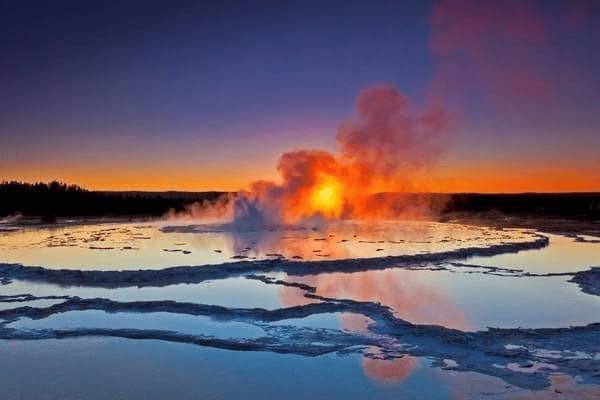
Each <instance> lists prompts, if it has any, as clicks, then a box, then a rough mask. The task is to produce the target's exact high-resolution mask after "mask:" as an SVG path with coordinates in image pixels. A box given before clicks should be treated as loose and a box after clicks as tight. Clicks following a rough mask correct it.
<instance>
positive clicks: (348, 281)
mask: <svg viewBox="0 0 600 400" xmlns="http://www.w3.org/2000/svg"><path fill="white" fill-rule="evenodd" d="M293 280H294V281H297V282H302V283H305V284H308V285H310V286H314V287H316V288H317V294H319V295H321V296H325V297H333V298H346V299H353V300H358V301H369V302H379V303H381V304H384V305H386V306H389V307H390V308H392V310H393V312H394V314H396V315H397V316H398V317H399V318H402V319H404V320H407V321H409V322H412V323H415V324H433V325H441V326H444V327H447V328H454V329H461V330H468V329H469V324H468V323H467V321H466V319H465V316H464V314H463V313H462V312H461V310H460V309H459V308H458V307H457V306H456V305H455V304H453V303H452V301H451V299H450V298H449V297H448V296H447V295H445V294H444V293H441V292H440V291H438V290H436V289H435V288H433V287H431V286H427V285H424V284H422V283H421V282H419V281H418V279H415V275H414V272H413V271H405V270H381V271H364V272H355V273H351V274H345V273H332V274H320V275H314V276H305V277H294V278H293ZM281 291H282V293H285V288H282V289H281ZM281 297H282V302H283V303H284V304H285V303H286V297H285V294H282V296H281Z"/></svg>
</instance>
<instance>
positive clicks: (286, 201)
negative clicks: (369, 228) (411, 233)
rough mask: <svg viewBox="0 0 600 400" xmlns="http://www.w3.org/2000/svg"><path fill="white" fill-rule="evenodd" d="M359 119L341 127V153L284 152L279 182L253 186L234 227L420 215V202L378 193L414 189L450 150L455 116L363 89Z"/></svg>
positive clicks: (385, 90)
mask: <svg viewBox="0 0 600 400" xmlns="http://www.w3.org/2000/svg"><path fill="white" fill-rule="evenodd" d="M356 114H357V115H356V117H355V118H352V119H350V120H347V121H344V122H343V123H342V124H341V125H340V127H339V129H338V132H337V143H338V147H339V151H338V152H337V153H336V154H331V153H328V152H325V151H321V150H298V151H292V152H287V153H284V154H283V155H282V156H281V157H280V159H279V163H278V166H277V170H278V172H279V175H280V177H281V182H280V183H275V182H267V181H258V182H255V183H253V184H252V186H251V190H250V192H248V193H244V194H242V195H241V196H240V197H238V198H237V199H236V200H235V201H234V216H235V221H236V222H239V223H242V224H244V225H247V224H261V225H265V224H266V225H278V224H281V223H285V224H288V223H289V224H293V223H298V222H302V221H327V220H336V219H364V218H375V217H399V216H401V215H400V214H402V215H404V216H406V215H407V214H408V213H411V214H415V210H417V209H418V204H412V205H411V207H406V206H407V204H404V207H398V201H395V202H393V203H394V204H391V203H390V202H389V201H385V200H384V199H382V198H379V199H376V198H373V195H374V194H376V193H381V192H407V191H408V190H411V189H413V187H412V183H413V176H414V175H415V174H416V173H419V172H420V171H422V170H423V168H425V167H427V166H429V165H431V164H432V163H433V162H435V161H436V160H437V159H438V157H439V155H440V154H441V153H442V151H443V149H444V148H445V147H446V145H447V142H448V138H449V133H450V132H451V130H452V129H451V128H452V125H453V124H452V120H451V118H450V117H449V115H448V113H447V112H446V111H445V110H444V109H443V108H441V107H440V106H437V105H430V106H427V107H425V108H423V109H418V108H417V107H415V105H414V104H412V102H411V101H410V100H409V99H408V98H407V97H406V96H404V95H403V94H402V93H400V92H399V91H398V90H396V89H395V88H393V87H389V86H376V87H372V88H369V89H366V90H364V91H362V92H361V93H360V94H359V95H358V98H357V102H356ZM396 200H397V199H396ZM420 211H421V210H418V213H420ZM413 216H414V215H413Z"/></svg>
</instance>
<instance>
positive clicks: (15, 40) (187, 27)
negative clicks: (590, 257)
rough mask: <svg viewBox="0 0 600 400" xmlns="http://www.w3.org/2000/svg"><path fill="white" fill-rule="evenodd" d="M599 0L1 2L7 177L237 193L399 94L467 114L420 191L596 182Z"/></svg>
mask: <svg viewBox="0 0 600 400" xmlns="http://www.w3.org/2000/svg"><path fill="white" fill-rule="evenodd" d="M482 3H483V4H482ZM598 4H599V3H598V2H595V1H593V0H590V1H586V0H574V1H558V0H556V1H554V0H545V1H533V0H532V1H529V0H521V1H512V0H504V1H497V2H493V1H489V2H478V1H474V0H435V1H434V0H431V1H423V0H421V1H416V0H415V1H370V2H364V1H356V2H355V1H348V0H347V1H320V2H311V1H306V2H286V1H276V2H275V1H274V2H263V1H253V2H247V1H214V2H212V1H202V2H200V1H170V2H165V1H153V0H146V1H132V0H125V1H118V2H117V1H115V2H112V1H86V2H81V1H62V0H56V1H53V2H48V1H28V0H20V1H16V0H8V1H4V2H2V4H1V5H0V52H1V54H2V57H0V180H23V181H49V180H54V179H57V180H61V181H66V182H68V183H76V184H79V185H82V186H84V187H86V188H89V189H97V190H239V189H243V188H247V187H248V185H249V184H250V183H251V182H253V181H255V180H257V179H277V169H276V166H277V161H278V159H279V156H280V155H281V154H282V153H284V152H286V151H289V150H297V149H323V150H326V151H335V150H336V148H337V146H338V144H337V143H336V132H337V130H338V127H339V125H340V123H342V122H343V121H345V120H347V119H348V118H352V116H353V115H355V114H356V109H355V102H356V98H357V96H358V94H359V93H361V91H363V90H365V88H369V87H372V86H373V85H389V86H392V87H394V88H397V90H399V91H400V92H401V93H403V94H404V95H405V96H406V97H407V98H409V99H411V102H412V103H414V105H415V107H419V106H423V105H425V104H427V103H430V102H432V101H434V102H438V103H441V104H443V105H444V107H445V108H446V109H448V110H451V111H452V113H453V115H454V116H455V121H456V124H455V126H454V129H453V132H452V140H451V141H449V142H448V143H447V145H445V148H444V151H443V152H442V153H441V154H440V156H439V158H438V159H436V160H435V163H433V164H432V165H429V166H428V169H427V170H426V171H425V172H424V173H420V174H419V179H421V180H424V182H422V183H421V184H419V185H416V186H415V187H417V188H419V189H422V190H427V191H442V192H530V191H543V192H559V191H600V112H599V111H600V74H598V73H597V71H600V54H599V53H600V52H598V45H599V44H600V9H599V6H598ZM423 177H425V178H423Z"/></svg>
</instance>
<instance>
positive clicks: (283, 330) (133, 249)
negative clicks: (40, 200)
mask: <svg viewBox="0 0 600 400" xmlns="http://www.w3.org/2000/svg"><path fill="white" fill-rule="evenodd" d="M587 233H588V234H581V235H578V234H576V233H573V232H572V231H569V232H568V233H562V234H550V233H544V232H538V231H536V230H535V229H528V228H519V229H510V228H509V227H503V228H498V227H485V226H472V225H461V224H455V223H454V224H450V223H447V224H443V223H431V222H394V223H392V222H381V223H377V224H364V223H357V222H345V223H340V224H336V225H328V226H326V227H325V226H294V227H286V228H280V229H265V230H245V231H239V230H233V229H231V227H228V226H226V225H221V226H217V225H202V224H186V223H181V222H179V223H176V224H175V223H172V222H168V221H162V222H152V223H129V222H128V223H115V222H111V223H97V224H85V225H82V224H76V223H75V224H73V223H69V224H62V225H61V224H59V225H58V226H52V227H49V226H46V227H39V226H23V225H15V224H4V225H3V226H2V232H0V338H1V339H2V340H0V344H2V346H0V367H1V369H2V370H3V371H7V372H5V373H3V374H0V397H1V398H3V399H5V398H6V399H13V398H14V399H21V398H27V399H29V398H32V399H33V398H35V399H42V398H63V399H70V398H81V397H85V398H97V399H104V398H107V399H108V398H128V399H131V398H164V397H165V396H166V395H168V397H172V398H190V399H191V398H198V397H203V398H237V397H240V396H250V397H253V398H273V397H275V396H277V397H286V398H290V396H291V397H292V398H309V397H311V398H332V397H342V396H343V397H345V398H351V399H352V398H357V399H360V398H366V397H369V398H399V397H400V398H440V399H445V398H481V397H482V396H484V395H485V396H487V397H489V398H500V399H504V398H507V399H516V398H527V399H529V398H532V399H534V398H549V397H551V396H554V397H556V398H578V399H579V398H598V397H599V396H600V297H599V296H598V294H599V292H598V287H599V286H598V282H600V270H599V269H592V267H594V266H600V238H599V237H597V236H595V235H590V234H589V232H587ZM31 376H36V379H35V382H33V384H32V385H27V386H25V385H19V384H18V382H23V380H25V379H28V378H27V377H31ZM109 382H110V384H108V383H109ZM91 387H95V388H98V389H94V390H90V388H91ZM294 396H295V397H294Z"/></svg>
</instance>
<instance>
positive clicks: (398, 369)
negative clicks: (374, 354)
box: [362, 356, 419, 385]
mask: <svg viewBox="0 0 600 400" xmlns="http://www.w3.org/2000/svg"><path fill="white" fill-rule="evenodd" d="M418 366H419V359H418V358H415V357H411V356H404V357H401V358H393V359H390V360H381V359H375V358H369V357H363V359H362V367H363V371H364V372H365V375H367V376H368V377H369V378H370V379H372V380H374V381H377V382H380V383H384V384H388V385H397V384H399V383H401V382H403V381H404V380H405V379H406V378H408V376H409V375H410V374H411V373H412V372H413V371H414V370H415V369H417V367H418Z"/></svg>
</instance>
